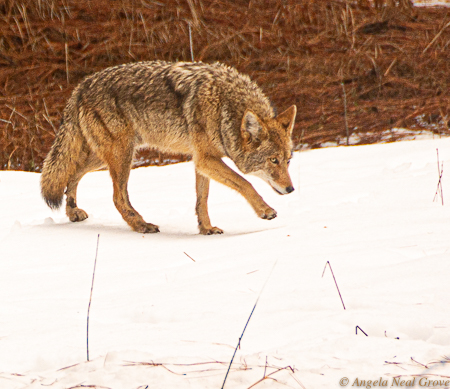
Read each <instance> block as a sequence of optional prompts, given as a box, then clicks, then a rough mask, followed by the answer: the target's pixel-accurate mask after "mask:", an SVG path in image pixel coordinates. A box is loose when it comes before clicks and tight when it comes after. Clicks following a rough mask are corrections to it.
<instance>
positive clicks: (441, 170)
mask: <svg viewBox="0 0 450 389" xmlns="http://www.w3.org/2000/svg"><path fill="white" fill-rule="evenodd" d="M436 153H437V167H438V174H439V181H438V185H437V189H436V193H435V194H434V199H433V202H434V201H436V197H437V196H438V194H439V195H440V196H441V201H442V205H444V192H443V189H442V174H444V162H441V164H440V165H439V149H436Z"/></svg>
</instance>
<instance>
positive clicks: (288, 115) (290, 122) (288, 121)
mask: <svg viewBox="0 0 450 389" xmlns="http://www.w3.org/2000/svg"><path fill="white" fill-rule="evenodd" d="M296 115H297V107H296V106H295V105H291V106H290V107H289V108H288V109H287V110H286V111H284V112H283V113H280V114H279V115H278V116H277V117H276V119H277V120H278V122H279V123H281V125H282V126H283V127H284V128H285V129H286V132H287V133H288V135H289V136H291V135H292V130H293V129H294V123H295V116H296Z"/></svg>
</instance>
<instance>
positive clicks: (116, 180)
mask: <svg viewBox="0 0 450 389" xmlns="http://www.w3.org/2000/svg"><path fill="white" fill-rule="evenodd" d="M127 146H128V147H127ZM127 146H125V147H124V146H123V145H122V147H121V145H120V142H118V143H117V144H113V145H112V147H111V150H110V151H109V152H107V153H105V155H104V159H105V162H106V163H107V165H108V169H109V173H110V174H111V178H112V181H113V189H114V194H113V200H114V204H115V206H116V208H117V210H118V211H119V212H120V214H121V215H122V217H123V219H124V220H125V221H126V222H127V223H128V225H129V226H130V227H131V228H132V229H133V230H134V231H136V232H140V233H144V234H146V233H154V232H159V227H158V226H157V225H155V224H152V223H147V222H146V221H145V220H144V219H143V218H142V216H141V215H140V214H139V213H138V212H137V211H136V210H135V209H134V208H133V206H132V205H131V203H130V199H129V198H128V188H127V187H128V178H129V176H130V169H131V161H132V158H133V148H132V146H131V145H127Z"/></svg>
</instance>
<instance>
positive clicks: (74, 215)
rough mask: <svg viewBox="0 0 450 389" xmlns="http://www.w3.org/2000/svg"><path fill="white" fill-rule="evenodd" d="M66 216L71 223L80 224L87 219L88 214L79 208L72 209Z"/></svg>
mask: <svg viewBox="0 0 450 389" xmlns="http://www.w3.org/2000/svg"><path fill="white" fill-rule="evenodd" d="M67 216H69V220H70V221H71V222H82V221H83V220H85V219H87V218H88V214H87V213H86V212H85V211H83V210H82V209H80V208H72V209H71V210H70V212H69V213H68V215H67Z"/></svg>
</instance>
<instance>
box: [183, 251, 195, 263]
mask: <svg viewBox="0 0 450 389" xmlns="http://www.w3.org/2000/svg"><path fill="white" fill-rule="evenodd" d="M183 253H184V255H186V256H187V257H188V258H191V259H192V260H193V261H194V262H195V259H194V258H192V257H191V256H190V255H189V254H187V253H186V252H184V251H183Z"/></svg>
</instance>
